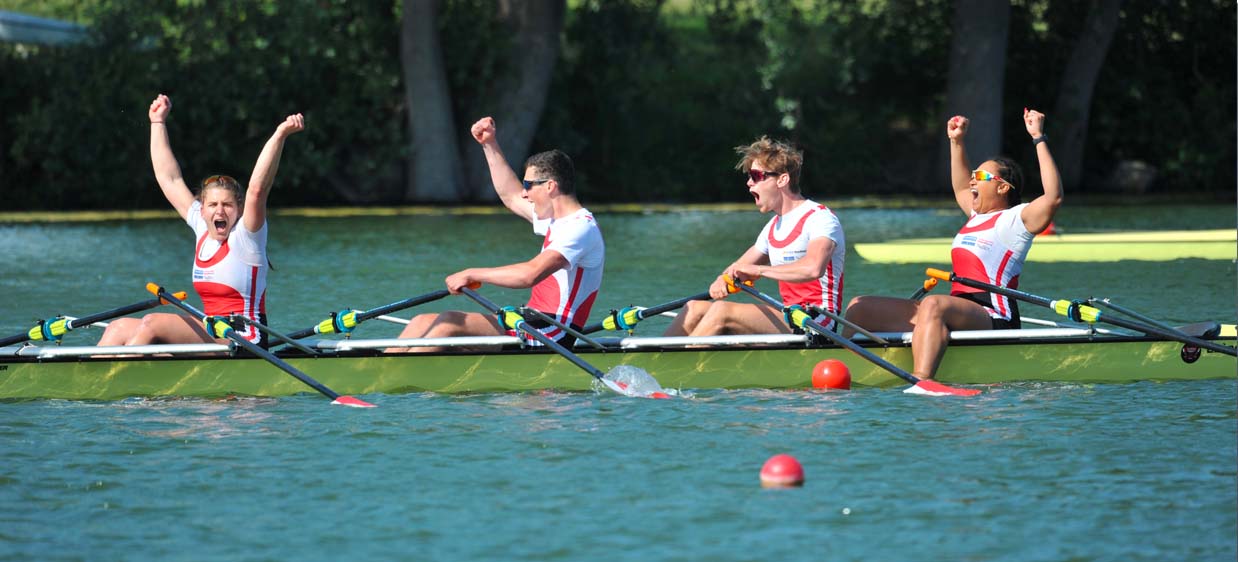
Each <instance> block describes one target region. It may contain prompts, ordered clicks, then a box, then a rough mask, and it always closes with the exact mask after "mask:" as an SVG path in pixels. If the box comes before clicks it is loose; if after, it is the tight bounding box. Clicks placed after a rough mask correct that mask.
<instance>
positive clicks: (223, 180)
mask: <svg viewBox="0 0 1238 562" xmlns="http://www.w3.org/2000/svg"><path fill="white" fill-rule="evenodd" d="M212 183H218V184H220V185H222V186H224V187H227V188H228V189H232V188H233V187H239V186H240V185H241V184H239V183H237V181H236V180H235V179H234V178H233V177H232V176H222V175H220V176H211V177H209V178H206V179H204V180H202V187H203V188H206V186H208V185H211V184H212Z"/></svg>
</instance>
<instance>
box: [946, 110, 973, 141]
mask: <svg viewBox="0 0 1238 562" xmlns="http://www.w3.org/2000/svg"><path fill="white" fill-rule="evenodd" d="M969 124H971V121H968V120H967V118H966V117H963V116H962V115H955V116H954V117H951V118H950V120H949V121H946V137H947V138H949V139H950V140H956V141H957V140H963V137H965V136H967V126H968V125H969Z"/></svg>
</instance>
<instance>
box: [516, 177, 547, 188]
mask: <svg viewBox="0 0 1238 562" xmlns="http://www.w3.org/2000/svg"><path fill="white" fill-rule="evenodd" d="M550 180H551V178H546V179H540V180H520V185H522V186H524V190H525V191H528V190H530V189H533V186H535V185H542V184H543V183H546V182H548V181H550Z"/></svg>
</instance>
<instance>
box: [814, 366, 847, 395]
mask: <svg viewBox="0 0 1238 562" xmlns="http://www.w3.org/2000/svg"><path fill="white" fill-rule="evenodd" d="M812 387H813V388H834V389H842V390H850V389H851V369H848V368H847V364H846V363H843V362H842V361H839V360H837V359H826V360H824V361H821V362H820V363H817V365H816V366H815V367H813V368H812Z"/></svg>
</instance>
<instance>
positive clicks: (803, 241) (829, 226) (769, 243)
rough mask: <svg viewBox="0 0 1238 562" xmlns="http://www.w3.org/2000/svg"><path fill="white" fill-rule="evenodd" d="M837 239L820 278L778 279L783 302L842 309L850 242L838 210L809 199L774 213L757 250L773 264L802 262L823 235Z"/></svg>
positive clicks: (759, 239)
mask: <svg viewBox="0 0 1238 562" xmlns="http://www.w3.org/2000/svg"><path fill="white" fill-rule="evenodd" d="M823 236H824V237H827V238H829V239H830V240H833V241H834V253H833V255H831V256H830V261H829V263H827V264H826V266H825V273H823V274H822V275H821V277H820V278H818V279H813V280H812V281H806V282H803V283H787V282H785V281H779V282H778V291H779V293H781V295H782V302H783V304H787V305H795V304H798V305H805V306H808V305H811V306H819V307H822V308H824V309H826V310H828V311H830V312H833V313H836V314H837V313H840V312H841V310H842V297H843V262H844V260H845V258H846V254H847V250H846V248H847V241H846V239H845V238H844V237H843V226H842V223H839V222H838V217H836V216H834V212H833V211H831V210H830V209H829V207H826V206H825V205H821V204H819V203H816V202H813V201H812V200H806V201H804V202H803V203H801V204H800V205H799V206H798V207H796V208H794V209H792V210H791V212H789V213H787V214H786V215H783V216H774V218H772V219H770V221H769V222H768V223H767V224H766V225H765V228H764V229H762V230H761V235H760V236H758V237H757V243H756V246H755V247H756V249H757V250H759V251H760V252H761V253H763V254H766V255H768V256H769V263H770V265H782V264H786V263H793V262H796V261H799V260H800V259H801V258H803V257H804V254H806V253H807V252H808V243H809V242H810V241H812V240H815V239H817V238H821V237H823Z"/></svg>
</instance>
